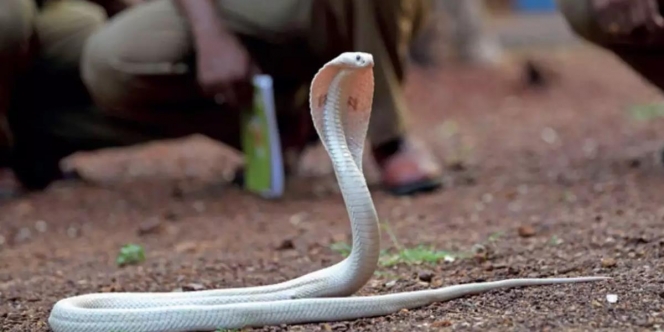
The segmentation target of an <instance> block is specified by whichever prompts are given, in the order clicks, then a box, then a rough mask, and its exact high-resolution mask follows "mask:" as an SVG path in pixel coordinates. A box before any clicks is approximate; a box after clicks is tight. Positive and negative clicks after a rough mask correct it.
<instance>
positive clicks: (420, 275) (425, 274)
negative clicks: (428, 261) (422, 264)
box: [417, 271, 434, 282]
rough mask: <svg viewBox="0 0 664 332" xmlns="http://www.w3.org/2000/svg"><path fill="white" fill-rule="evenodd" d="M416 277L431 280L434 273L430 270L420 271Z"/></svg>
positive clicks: (426, 280)
mask: <svg viewBox="0 0 664 332" xmlns="http://www.w3.org/2000/svg"><path fill="white" fill-rule="evenodd" d="M417 277H418V278H419V279H420V280H421V281H424V282H431V280H433V277H434V274H433V273H432V272H431V271H420V273H418V275H417Z"/></svg>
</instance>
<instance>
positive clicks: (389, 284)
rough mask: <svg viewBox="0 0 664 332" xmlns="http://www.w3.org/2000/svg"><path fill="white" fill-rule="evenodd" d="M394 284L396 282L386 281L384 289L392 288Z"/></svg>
mask: <svg viewBox="0 0 664 332" xmlns="http://www.w3.org/2000/svg"><path fill="white" fill-rule="evenodd" d="M396 284H397V281H396V280H392V281H388V282H387V283H385V288H392V287H394V286H395V285H396Z"/></svg>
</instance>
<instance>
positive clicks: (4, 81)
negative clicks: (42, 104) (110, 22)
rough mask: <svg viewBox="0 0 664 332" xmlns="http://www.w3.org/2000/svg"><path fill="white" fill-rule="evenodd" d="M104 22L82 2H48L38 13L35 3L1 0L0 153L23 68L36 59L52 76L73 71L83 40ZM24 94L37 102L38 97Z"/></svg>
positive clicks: (95, 8) (7, 137)
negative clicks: (12, 101) (16, 86)
mask: <svg viewBox="0 0 664 332" xmlns="http://www.w3.org/2000/svg"><path fill="white" fill-rule="evenodd" d="M106 18H107V16H106V12H105V11H104V9H103V8H102V7H100V6H98V5H96V4H93V3H90V2H87V1H84V0H47V1H45V3H44V5H43V7H42V8H38V6H37V3H36V1H35V0H0V147H3V146H7V145H8V144H9V141H10V133H9V130H8V124H7V119H6V115H7V112H8V109H9V107H10V104H11V100H12V95H13V93H14V92H15V89H14V87H15V83H16V80H17V78H18V77H19V76H20V75H22V74H24V72H23V70H24V69H26V68H27V67H26V66H28V65H29V64H30V62H31V61H32V60H33V59H39V60H40V61H43V62H44V63H48V64H49V66H52V67H53V69H54V70H55V71H78V67H79V63H80V60H81V54H82V52H83V46H84V44H85V42H86V40H87V38H88V37H89V36H90V35H91V34H92V33H93V32H94V31H95V30H96V29H98V28H99V27H101V26H102V24H103V23H104V22H105V20H106ZM35 45H38V46H37V47H35ZM35 50H36V52H34V51H35ZM31 53H36V54H31ZM24 94H26V95H27V94H32V97H33V98H39V94H38V92H37V91H32V92H30V91H28V92H25V93H24ZM17 112H20V110H17Z"/></svg>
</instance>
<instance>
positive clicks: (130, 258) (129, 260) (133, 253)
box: [116, 244, 145, 266]
mask: <svg viewBox="0 0 664 332" xmlns="http://www.w3.org/2000/svg"><path fill="white" fill-rule="evenodd" d="M144 260H145V250H143V247H141V246H139V245H136V244H127V245H124V246H123V247H122V248H120V253H119V254H118V257H117V259H116V263H117V264H118V265H119V266H125V265H130V264H137V263H140V262H142V261H144Z"/></svg>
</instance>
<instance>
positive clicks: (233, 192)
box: [0, 47, 664, 332]
mask: <svg viewBox="0 0 664 332" xmlns="http://www.w3.org/2000/svg"><path fill="white" fill-rule="evenodd" d="M525 56H528V57H534V58H536V60H537V61H539V63H542V64H543V65H544V66H546V68H548V70H547V71H546V72H547V75H548V76H547V77H549V78H550V80H549V81H548V82H549V85H548V86H546V87H544V88H539V89H528V88H526V87H525V86H524V85H523V83H522V74H523V71H522V67H521V66H520V64H521V63H522V60H523V59H524V57H525ZM408 98H409V100H410V101H411V105H412V114H411V119H412V126H413V133H415V134H416V135H417V136H418V137H420V138H422V139H424V140H425V141H426V142H428V143H429V144H431V146H432V147H433V149H434V151H435V153H436V155H437V156H438V157H439V158H440V159H441V161H443V162H445V164H446V166H447V170H446V175H445V188H443V189H442V190H440V191H437V192H434V193H431V194H427V195H419V196H416V197H411V198H398V197H391V196H389V195H387V194H385V193H383V192H381V191H380V188H379V187H378V186H376V180H377V177H376V172H375V168H374V166H373V165H372V164H371V163H370V162H371V161H370V160H368V161H367V162H368V163H369V164H367V174H368V178H369V180H370V182H371V183H372V190H373V195H374V196H373V197H374V199H375V203H376V207H377V210H378V213H379V215H380V217H381V219H382V221H383V223H385V224H386V225H389V226H390V229H391V231H392V232H393V233H394V235H395V238H396V239H397V240H398V241H399V245H402V246H405V247H415V246H417V245H420V244H424V245H431V246H434V247H435V248H436V249H437V250H447V251H450V252H473V253H474V254H473V255H471V256H470V257H469V258H463V259H461V258H460V259H456V260H454V261H451V262H450V261H440V262H438V263H427V264H421V265H413V264H406V263H403V264H398V265H396V266H392V267H383V266H381V267H380V268H379V269H378V272H377V273H376V276H375V278H374V279H373V280H372V281H371V282H370V283H368V284H367V285H366V287H365V288H364V289H362V291H361V292H360V293H359V295H371V294H385V293H392V292H398V291H411V290H417V289H427V288H433V287H440V286H443V285H452V284H460V283H468V282H474V281H482V280H501V279H505V278H514V277H550V276H580V275H608V276H611V277H613V278H614V279H613V280H612V281H608V282H599V283H592V284H576V285H562V286H546V287H533V288H521V289H512V290H501V291H494V292H490V293H486V294H483V295H477V296H471V297H467V298H463V299H457V300H453V301H449V302H446V303H436V304H432V305H430V306H427V307H424V308H421V309H417V310H411V311H402V312H398V313H395V314H393V315H389V316H386V317H377V318H368V319H360V320H356V321H351V322H331V323H328V324H308V325H302V326H290V327H286V326H280V327H279V326H277V327H266V328H262V329H247V330H248V331H462V330H463V331H465V330H477V331H487V330H492V331H496V330H503V331H553V330H556V331H559V330H566V331H589V330H592V331H646V330H661V329H663V328H664V287H663V286H664V275H663V274H662V272H661V271H662V270H663V269H664V228H663V227H661V225H662V223H663V222H664V206H663V205H662V199H661V197H662V195H663V194H664V168H662V166H661V165H660V162H659V158H656V156H658V152H659V150H660V148H661V147H663V146H664V144H663V143H664V142H662V138H663V137H664V136H663V134H662V132H663V131H664V120H662V119H661V118H658V117H654V118H651V119H649V120H647V121H639V120H638V119H637V118H636V117H635V116H634V115H633V114H631V113H630V111H629V110H630V109H632V108H633V107H635V106H641V107H642V108H643V106H644V105H649V104H651V103H661V102H662V96H661V94H660V93H659V92H658V91H657V90H655V89H654V88H653V87H651V86H649V85H648V84H646V83H645V82H644V81H643V80H641V79H640V78H639V77H638V76H637V75H636V74H634V73H633V72H632V71H631V70H630V69H628V68H627V67H626V66H624V65H623V64H622V63H620V62H619V61H617V60H616V59H615V58H614V57H613V56H611V55H609V54H607V53H605V52H602V51H599V50H596V49H588V48H585V47H581V48H575V49H560V50H558V49H550V50H540V51H528V52H520V53H515V54H514V55H513V59H512V61H510V62H509V63H508V64H507V65H505V66H504V67H501V68H499V69H473V68H464V67H453V66H449V65H446V64H445V65H443V66H441V67H438V68H417V67H416V68H413V71H412V72H411V74H410V76H409V80H408ZM236 162H238V160H237V156H236V155H233V154H230V153H229V152H228V151H227V150H226V149H224V148H221V147H219V146H218V145H217V144H215V143H213V142H211V141H209V140H207V139H205V138H202V137H191V138H186V139H183V140H178V141H171V142H160V143H152V144H147V145H144V146H137V147H134V148H131V149H124V150H111V151H102V152H98V153H91V154H86V155H79V156H74V157H72V158H70V160H69V163H70V164H71V165H76V167H78V168H79V169H80V170H81V173H83V174H84V175H85V176H86V178H87V179H88V181H87V182H85V183H66V182H61V183H56V184H54V185H53V186H52V187H50V188H49V189H48V190H46V191H45V192H43V193H35V194H32V195H30V196H28V197H24V198H21V199H16V200H12V201H8V202H5V203H3V205H1V206H0V208H1V211H2V213H0V331H3V332H15V331H34V332H39V331H49V328H48V326H47V323H46V320H47V318H48V315H49V311H50V309H51V307H52V305H53V304H54V303H55V302H56V301H57V300H59V299H61V298H64V297H68V296H73V295H77V294H82V293H89V292H119V291H151V292H154V291H173V290H180V289H187V288H192V289H202V288H205V289H211V288H227V287H239V286H254V285H264V284H270V283H276V282H280V281H284V280H287V279H290V278H294V277H297V276H300V275H302V274H304V273H307V272H310V271H313V270H316V269H320V268H323V267H325V266H329V265H330V264H333V263H334V262H336V261H338V260H340V259H341V258H342V256H341V255H340V253H339V252H337V251H335V250H333V248H332V244H335V243H338V242H342V241H348V239H349V225H348V219H347V215H346V210H345V209H344V206H343V204H342V200H341V197H340V195H339V192H338V189H337V187H336V182H335V179H334V176H333V174H332V173H331V168H330V164H329V161H328V160H327V157H326V155H325V154H324V153H323V152H322V150H321V149H320V148H316V149H313V150H312V151H311V152H310V153H309V154H308V155H307V156H306V158H305V159H304V160H303V163H302V169H301V172H300V174H299V175H298V177H296V178H294V179H293V180H292V181H291V182H290V183H289V191H288V193H287V195H286V196H285V197H284V198H283V199H281V200H279V201H266V200H262V199H260V198H258V197H255V196H253V195H251V194H248V193H244V192H242V191H241V190H239V189H238V188H235V187H233V186H230V185H228V184H226V181H227V178H228V176H229V174H230V172H231V171H232V166H233V165H234V164H235V163H236ZM658 197H659V198H658ZM383 240H384V241H383V246H384V247H385V248H386V249H389V248H394V247H395V245H396V244H395V243H394V242H393V240H392V238H391V237H390V236H388V234H387V233H384V234H383ZM127 243H136V244H139V245H141V246H143V247H144V248H145V252H146V260H145V261H144V262H142V263H140V264H137V265H129V266H125V267H118V266H117V265H116V264H115V259H116V256H117V254H118V252H119V250H120V248H121V246H123V245H125V244H127ZM658 271H659V272H658ZM422 280H424V281H422ZM609 294H616V295H617V297H618V300H617V302H616V303H610V302H609V301H607V295H609Z"/></svg>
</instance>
